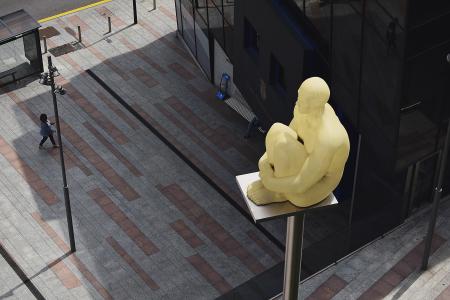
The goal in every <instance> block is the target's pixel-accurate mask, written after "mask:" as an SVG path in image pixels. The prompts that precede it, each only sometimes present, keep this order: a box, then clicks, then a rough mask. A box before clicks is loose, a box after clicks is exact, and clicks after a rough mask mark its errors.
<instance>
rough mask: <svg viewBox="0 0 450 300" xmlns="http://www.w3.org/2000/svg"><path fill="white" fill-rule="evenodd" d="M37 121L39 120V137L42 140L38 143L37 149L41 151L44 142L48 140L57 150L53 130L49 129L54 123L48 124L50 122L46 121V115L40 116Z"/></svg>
mask: <svg viewBox="0 0 450 300" xmlns="http://www.w3.org/2000/svg"><path fill="white" fill-rule="evenodd" d="M39 119H40V120H41V131H40V133H41V135H42V140H41V142H40V143H39V149H43V148H44V146H43V145H44V143H45V141H46V140H47V139H48V138H50V141H51V142H52V144H53V148H58V147H59V146H58V145H57V144H56V143H55V139H54V138H53V131H54V130H53V129H52V127H51V125H53V124H55V123H50V121H49V120H48V119H47V115H46V114H41V116H40V117H39Z"/></svg>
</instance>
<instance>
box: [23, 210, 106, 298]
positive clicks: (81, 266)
mask: <svg viewBox="0 0 450 300" xmlns="http://www.w3.org/2000/svg"><path fill="white" fill-rule="evenodd" d="M31 216H32V217H33V219H34V220H35V221H36V222H37V223H38V224H39V225H40V226H41V228H42V229H43V230H44V231H45V232H46V233H47V235H48V236H49V237H50V238H51V239H52V240H53V242H54V243H55V244H56V245H57V246H58V247H59V249H61V251H63V252H65V253H67V252H69V250H70V248H69V246H68V245H67V244H66V243H65V242H64V241H63V240H62V239H61V238H60V237H59V236H58V234H57V233H56V231H55V230H53V228H52V227H51V226H50V225H49V224H48V223H47V222H45V221H44V219H42V216H41V215H40V214H39V213H38V212H34V213H32V214H31ZM69 259H70V261H71V262H72V263H73V265H74V266H75V267H76V268H77V269H78V270H79V271H80V272H81V274H83V276H84V278H86V280H87V281H89V283H90V284H91V285H92V286H93V287H94V288H95V289H96V290H97V292H98V293H99V294H100V295H101V296H102V297H103V299H113V297H112V296H111V294H110V293H109V292H108V290H107V289H105V287H104V286H103V285H102V284H101V283H100V282H99V281H98V280H97V278H96V277H95V276H94V274H92V273H91V272H90V271H89V269H88V268H87V267H86V265H85V264H84V263H83V262H82V261H81V260H80V259H79V258H78V256H77V255H76V254H72V255H70V256H69Z"/></svg>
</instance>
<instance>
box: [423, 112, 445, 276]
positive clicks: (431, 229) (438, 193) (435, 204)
mask: <svg viewBox="0 0 450 300" xmlns="http://www.w3.org/2000/svg"><path fill="white" fill-rule="evenodd" d="M449 140H450V120H449V121H448V126H447V135H446V138H445V143H444V150H443V153H442V156H441V160H440V162H439V177H438V182H437V185H436V187H435V188H434V195H433V208H432V211H431V217H430V221H429V223H428V231H427V235H426V237H425V249H424V252H423V258H422V270H426V269H427V268H428V260H429V258H430V251H431V243H432V241H433V234H434V227H435V226H436V218H437V213H438V209H439V202H440V200H441V194H442V181H443V180H444V172H445V167H446V164H447V154H448V144H449Z"/></svg>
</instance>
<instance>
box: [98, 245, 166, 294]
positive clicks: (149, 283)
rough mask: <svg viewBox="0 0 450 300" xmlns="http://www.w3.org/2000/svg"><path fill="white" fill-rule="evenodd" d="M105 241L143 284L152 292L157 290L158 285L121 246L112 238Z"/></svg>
mask: <svg viewBox="0 0 450 300" xmlns="http://www.w3.org/2000/svg"><path fill="white" fill-rule="evenodd" d="M106 240H107V241H108V243H109V244H110V245H111V247H112V248H113V249H114V250H115V251H116V252H117V254H118V255H119V256H121V257H122V258H123V260H124V261H126V262H127V264H128V265H129V266H130V267H131V268H132V269H133V270H134V271H135V272H136V274H137V275H138V276H139V277H140V278H141V279H142V281H144V282H145V284H146V285H147V286H148V287H149V288H151V289H152V290H157V289H159V286H158V284H156V282H155V281H154V280H153V279H152V278H151V277H150V276H149V275H148V274H147V273H146V272H145V271H144V269H142V268H141V267H140V266H139V264H138V263H137V262H136V261H135V260H134V259H133V258H132V257H131V256H130V255H129V254H128V253H127V252H126V251H125V249H124V248H122V246H120V244H119V243H118V242H117V241H116V240H115V239H114V238H113V237H111V236H110V237H107V238H106Z"/></svg>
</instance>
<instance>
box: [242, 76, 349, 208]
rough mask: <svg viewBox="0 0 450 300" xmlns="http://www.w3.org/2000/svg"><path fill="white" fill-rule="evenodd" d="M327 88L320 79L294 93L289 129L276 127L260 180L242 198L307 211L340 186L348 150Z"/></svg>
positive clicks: (268, 141) (269, 136) (268, 139)
mask: <svg viewBox="0 0 450 300" xmlns="http://www.w3.org/2000/svg"><path fill="white" fill-rule="evenodd" d="M329 97H330V89H329V88H328V85H327V83H326V82H325V81H324V80H323V79H322V78H319V77H311V78H308V79H306V80H305V81H304V82H303V83H302V85H301V86H300V88H299V89H298V100H297V103H296V105H295V108H294V118H293V119H292V121H291V123H290V124H289V126H286V125H284V124H281V123H275V124H273V125H272V127H271V128H270V130H269V132H268V133H267V136H266V153H264V155H263V156H262V157H261V159H260V160H259V163H258V167H259V176H260V178H261V180H258V181H256V182H254V183H252V184H251V185H250V186H249V187H248V190H247V196H248V198H249V199H250V200H252V201H253V202H254V203H255V204H257V205H263V204H269V203H273V202H283V201H290V202H291V203H292V204H294V205H296V206H300V207H307V206H311V205H314V204H317V203H319V202H320V201H322V200H324V199H325V198H326V197H327V196H328V195H329V194H331V192H332V191H333V190H334V189H335V188H336V186H337V185H338V184H339V181H340V180H341V178H342V174H343V172H344V167H345V163H346V162H347V158H348V155H349V151H350V142H349V139H348V135H347V131H346V130H345V128H344V127H343V126H342V124H341V122H340V121H339V119H338V117H337V116H336V114H335V112H334V110H333V108H332V107H331V106H330V105H329V104H328V103H327V102H328V99H329Z"/></svg>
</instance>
